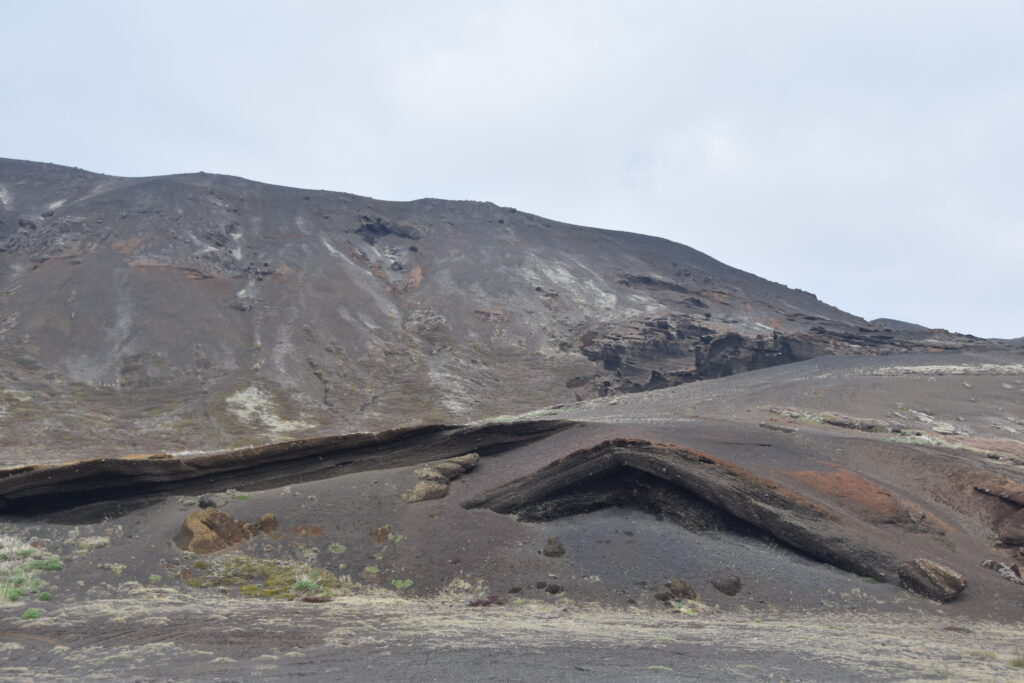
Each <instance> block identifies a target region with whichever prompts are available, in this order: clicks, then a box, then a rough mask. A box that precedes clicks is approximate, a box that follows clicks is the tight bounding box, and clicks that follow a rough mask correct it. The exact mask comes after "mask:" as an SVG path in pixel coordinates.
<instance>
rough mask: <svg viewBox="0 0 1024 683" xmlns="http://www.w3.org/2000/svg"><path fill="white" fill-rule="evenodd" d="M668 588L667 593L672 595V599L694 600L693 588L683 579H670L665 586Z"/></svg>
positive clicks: (695, 592)
mask: <svg viewBox="0 0 1024 683" xmlns="http://www.w3.org/2000/svg"><path fill="white" fill-rule="evenodd" d="M665 587H666V588H668V592H669V593H671V594H672V597H673V598H674V599H676V600H696V599H697V591H695V590H693V586H691V585H690V584H688V583H687V582H686V581H685V580H684V579H672V580H671V581H669V582H668V583H666V584H665Z"/></svg>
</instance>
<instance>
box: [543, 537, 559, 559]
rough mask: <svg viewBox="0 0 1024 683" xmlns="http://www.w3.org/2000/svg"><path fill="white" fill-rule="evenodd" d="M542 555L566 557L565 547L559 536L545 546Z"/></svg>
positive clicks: (550, 539) (549, 540) (552, 538)
mask: <svg viewBox="0 0 1024 683" xmlns="http://www.w3.org/2000/svg"><path fill="white" fill-rule="evenodd" d="M541 553H543V554H544V555H547V556H548V557H562V556H563V555H565V546H564V545H562V541H561V540H560V539H559V538H558V537H557V536H552V537H551V538H549V539H548V542H547V543H546V544H545V545H544V549H543V550H541Z"/></svg>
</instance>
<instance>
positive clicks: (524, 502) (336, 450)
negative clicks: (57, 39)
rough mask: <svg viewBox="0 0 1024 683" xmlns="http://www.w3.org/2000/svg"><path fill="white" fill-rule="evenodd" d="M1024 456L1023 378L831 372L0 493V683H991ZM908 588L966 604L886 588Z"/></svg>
mask: <svg viewBox="0 0 1024 683" xmlns="http://www.w3.org/2000/svg"><path fill="white" fill-rule="evenodd" d="M1022 430H1024V362H1022V357H1021V356H1020V354H1014V353H976V354H955V355H951V354H924V355H919V356H911V355H901V356H895V357H885V358H843V357H832V358H821V359H815V360H812V361H806V362H803V363H794V364H791V365H788V366H783V367H776V368H770V369H766V370H762V371H757V372H750V373H746V374H744V375H739V376H734V377H728V378H724V379H721V380H714V381H706V382H701V383H698V384H690V385H684V386H679V387H673V388H670V389H665V390H661V391H654V392H646V393H643V394H637V395H632V396H625V397H612V398H607V399H600V400H596V401H590V402H584V403H574V404H568V405H563V406H554V407H552V408H550V409H548V410H544V411H536V412H535V413H532V414H530V415H525V416H518V417H508V418H500V419H495V420H490V421H485V422H481V423H477V424H474V425H469V426H467V427H463V428H457V429H456V428H443V427H436V428H424V429H421V430H412V431H399V432H394V433H387V434H378V435H373V436H366V437H358V438H355V437H352V438H347V439H340V440H328V441H319V442H297V443H295V444H290V445H288V444H286V445H283V446H275V447H268V448H267V449H262V450H255V451H239V452H236V453H235V452H233V453H228V454H222V455H216V456H210V457H207V458H205V459H204V457H202V456H184V457H168V456H156V457H154V456H135V457H133V458H128V459H116V458H115V459H108V460H105V461H89V462H78V463H71V464H66V465H57V466H36V467H28V468H20V469H12V470H5V471H0V509H2V510H3V512H2V513H0V589H2V591H3V596H2V600H0V648H2V650H3V657H2V658H0V661H2V667H3V668H2V669H0V675H2V676H5V677H7V678H12V679H18V678H35V679H43V678H46V677H53V678H65V679H72V678H73V679H81V678H87V677H90V676H92V677H95V678H100V679H103V678H106V679H109V678H124V677H126V676H127V677H129V678H139V679H165V678H182V677H185V678H198V679H211V680H213V679H216V680H233V679H249V678H267V677H298V676H304V677H310V678H313V679H346V680H367V679H376V680H450V679H456V680H458V679H474V680H475V679H481V680H552V679H554V680H593V679H598V680H637V679H639V680H646V679H651V680H658V679H660V678H664V679H665V680H669V679H674V678H679V677H683V678H686V679H692V680H735V679H744V678H750V679H754V680H759V679H763V680H770V679H775V680H782V679H785V680H871V679H878V680H907V679H910V680H914V679H918V680H933V679H934V680H939V679H949V680H1008V679H1013V678H1014V677H1015V676H1018V675H1020V674H1021V673H1022V672H1024V669H1020V668H1017V666H1015V665H1020V664H1024V660H1021V659H1017V658H1019V657H1022V656H1024V643H1022V639H1021V636H1020V633H1019V624H1020V621H1021V617H1022V616H1024V582H1022V581H1018V580H1017V579H1016V578H1015V576H1016V575H1015V574H1014V573H1013V572H1014V569H1013V567H1014V566H1018V569H1017V571H1019V564H1020V563H1021V562H1022V559H1024V555H1022V551H1021V547H1022V544H1024V540H1021V539H1022V538H1024V536H1022V535H1021V534H1022V533H1024V532H1022V531H1021V530H1022V529H1024V526H1019V525H1018V523H1019V521H1021V520H1022V519H1024V513H1022V512H1021V510H1022V509H1024V442H1022V441H1021V437H1020V434H1021V432H1022ZM468 452H476V453H479V454H480V456H481V457H480V458H479V459H476V458H469V459H468V460H466V459H463V460H461V462H464V463H466V464H465V467H463V466H461V465H460V466H453V464H452V461H451V459H452V458H456V459H459V458H464V456H466V454H467V453H468ZM57 461H58V459H57V458H56V456H55V457H54V459H53V462H57ZM446 468H447V469H446ZM442 470H443V471H445V472H448V473H449V474H447V475H444V476H442ZM420 489H422V490H423V491H433V492H434V494H436V496H437V497H430V496H427V497H424V498H423V499H422V500H417V497H416V496H414V495H411V494H412V493H414V492H416V491H418V490H420ZM421 492H422V491H421ZM202 520H206V521H205V522H203V521H202ZM247 523H248V524H249V526H246V524H247ZM190 524H191V526H190ZM203 525H206V526H203ZM232 525H233V526H232ZM186 528H187V529H191V532H190V534H192V535H189V534H186V533H184V532H183V529H186ZM195 534H200V535H201V534H207V536H208V537H204V538H206V540H207V541H210V542H214V545H212V546H209V545H206V546H204V545H203V544H202V543H201V542H200V541H202V540H203V539H201V538H200V537H199V536H198V535H195ZM218 539H219V540H218ZM217 543H221V545H217ZM918 560H926V561H928V562H931V563H935V564H937V565H939V566H941V567H943V568H945V569H946V570H948V571H949V572H950V576H958V577H961V578H962V579H963V582H964V584H965V586H959V585H954V586H953V587H954V588H956V590H951V592H950V595H946V596H944V597H943V598H942V599H944V600H947V601H946V602H939V601H936V600H935V599H928V598H927V597H926V596H925V595H923V594H922V593H921V588H920V586H917V587H916V588H915V590H908V584H907V582H906V580H905V578H904V576H903V571H904V569H905V565H906V564H907V563H909V562H914V561H918ZM983 563H985V564H984V565H983ZM952 584H956V581H952ZM952 584H950V585H952ZM948 587H949V586H947V588H948ZM472 603H476V604H475V605H474V604H472Z"/></svg>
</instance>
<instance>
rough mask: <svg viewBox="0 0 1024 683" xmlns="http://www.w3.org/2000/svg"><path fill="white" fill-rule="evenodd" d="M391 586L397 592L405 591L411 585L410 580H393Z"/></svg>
mask: <svg viewBox="0 0 1024 683" xmlns="http://www.w3.org/2000/svg"><path fill="white" fill-rule="evenodd" d="M391 585H392V586H394V587H395V588H397V589H398V590H405V589H406V588H408V587H409V586H411V585H412V579H393V580H392V581H391Z"/></svg>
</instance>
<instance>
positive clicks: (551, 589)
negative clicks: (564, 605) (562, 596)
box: [544, 583, 565, 595]
mask: <svg viewBox="0 0 1024 683" xmlns="http://www.w3.org/2000/svg"><path fill="white" fill-rule="evenodd" d="M544 590H545V591H546V592H548V593H551V594H552V595H555V594H557V593H561V592H562V591H564V590H565V589H564V588H562V587H561V586H559V585H558V584H557V583H549V584H548V585H547V587H546V588H545V589H544Z"/></svg>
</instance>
